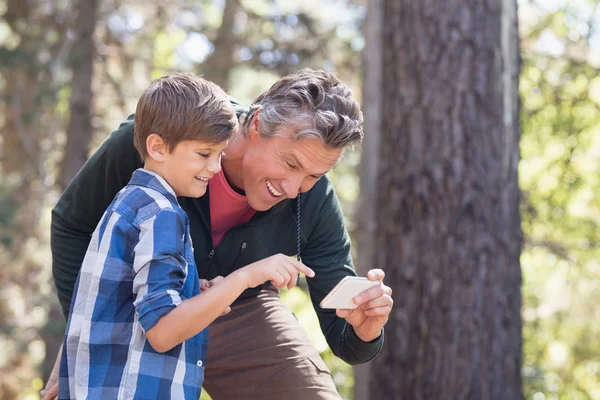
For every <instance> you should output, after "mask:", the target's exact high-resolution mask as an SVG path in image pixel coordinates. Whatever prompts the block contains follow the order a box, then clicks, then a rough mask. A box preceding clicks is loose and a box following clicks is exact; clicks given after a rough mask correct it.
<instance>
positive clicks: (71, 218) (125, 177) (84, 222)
mask: <svg viewBox="0 0 600 400" xmlns="http://www.w3.org/2000/svg"><path fill="white" fill-rule="evenodd" d="M141 166H142V161H141V159H140V157H139V155H138V153H137V151H136V150H135V148H134V147H133V116H131V117H129V119H128V120H127V121H126V122H124V123H122V124H121V126H120V127H119V128H118V129H117V130H116V131H113V132H112V133H111V134H110V136H109V137H108V139H107V140H106V141H105V142H104V143H103V144H102V145H101V146H100V148H99V149H98V150H97V151H96V153H94V155H93V156H92V157H91V158H90V159H89V160H88V162H86V163H85V165H84V166H83V167H82V168H81V170H80V171H79V172H78V173H77V175H76V176H75V178H74V179H73V181H72V182H71V183H70V184H69V186H68V187H67V189H66V190H65V192H64V193H63V194H62V196H61V197H60V199H59V201H58V203H57V204H56V206H55V207H54V209H53V210H52V223H51V227H50V246H51V249H52V274H53V275H54V280H55V283H56V289H57V291H58V299H59V301H60V304H61V306H62V309H63V313H64V315H65V317H66V316H68V314H69V306H70V304H71V297H72V296H73V288H74V287H75V281H76V280H77V274H79V270H80V269H81V263H82V261H83V258H84V256H85V252H86V250H87V247H88V245H89V242H90V238H91V235H92V233H93V232H94V229H95V228H96V225H98V222H100V219H101V218H102V215H103V214H104V211H105V210H106V208H107V207H108V205H109V204H110V203H111V201H112V200H113V198H114V197H115V195H116V194H117V193H118V192H119V190H121V189H122V188H123V187H124V186H125V185H126V184H127V182H129V179H130V178H131V174H132V173H133V171H135V170H136V169H137V168H140V167H141Z"/></svg>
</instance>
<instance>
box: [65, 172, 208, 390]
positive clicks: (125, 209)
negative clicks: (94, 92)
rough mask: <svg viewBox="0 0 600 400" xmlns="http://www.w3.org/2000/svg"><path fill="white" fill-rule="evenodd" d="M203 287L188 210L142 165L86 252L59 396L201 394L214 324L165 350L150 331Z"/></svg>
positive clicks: (109, 208)
mask: <svg viewBox="0 0 600 400" xmlns="http://www.w3.org/2000/svg"><path fill="white" fill-rule="evenodd" d="M199 293H200V282H199V280H198V271H197V270H196V264H195V261H194V257H193V248H192V242H191V237H190V228H189V220H188V217H187V215H186V213H185V212H184V211H183V210H182V209H181V207H179V204H178V203H177V197H176V195H175V192H174V191H173V189H172V188H171V187H170V186H169V185H168V184H167V182H165V180H164V179H162V178H161V177H160V176H158V175H157V174H154V173H152V172H150V171H147V170H143V169H138V170H137V171H135V172H134V173H133V176H132V178H131V180H130V181H129V184H128V185H127V186H126V187H125V188H123V190H121V191H120V192H119V194H117V196H116V197H115V199H114V200H113V202H112V203H111V204H110V206H109V207H108V210H107V211H106V212H105V213H104V216H103V217H102V220H101V221H100V223H99V225H98V226H97V227H96V230H95V231H94V234H93V236H92V239H91V242H90V245H89V247H88V250H87V253H86V255H85V258H84V260H83V265H82V267H81V272H80V273H79V277H78V278H77V283H76V285H75V293H74V295H73V300H72V302H71V311H70V315H69V320H68V322H67V330H66V333H65V341H64V344H63V353H62V360H61V365H60V375H59V386H58V387H59V396H58V397H59V399H75V398H77V399H194V400H198V398H199V397H200V390H201V385H202V381H203V380H204V359H205V356H206V348H207V343H208V330H207V329H205V330H204V331H202V332H200V333H199V334H198V335H196V336H194V337H192V338H190V339H188V340H186V341H185V342H183V343H182V344H180V345H178V346H176V347H174V348H173V349H171V350H170V351H168V352H166V353H162V354H161V353H158V352H156V351H154V349H153V348H152V347H151V346H150V343H149V342H148V341H147V340H146V334H145V332H146V331H147V330H148V329H150V328H152V327H153V326H154V325H156V323H157V322H158V320H159V319H160V318H161V317H162V316H163V315H165V314H167V313H168V312H169V311H171V310H173V309H174V308H175V307H177V306H178V305H179V304H180V303H181V302H182V300H185V299H187V298H190V297H192V296H195V295H197V294H199Z"/></svg>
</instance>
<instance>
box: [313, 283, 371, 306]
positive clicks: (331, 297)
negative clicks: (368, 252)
mask: <svg viewBox="0 0 600 400" xmlns="http://www.w3.org/2000/svg"><path fill="white" fill-rule="evenodd" d="M377 285H379V281H370V280H368V279H367V278H361V277H358V276H347V277H345V278H344V279H342V280H341V281H340V282H339V283H338V284H337V285H335V287H334V288H333V289H331V291H330V292H329V293H328V294H327V296H325V298H324V299H323V300H322V301H321V304H320V306H321V308H335V309H337V308H346V309H352V308H356V307H357V305H356V304H355V303H354V301H353V300H352V299H354V297H356V296H357V295H359V294H360V293H362V292H364V291H365V290H367V289H370V288H372V287H373V286H377Z"/></svg>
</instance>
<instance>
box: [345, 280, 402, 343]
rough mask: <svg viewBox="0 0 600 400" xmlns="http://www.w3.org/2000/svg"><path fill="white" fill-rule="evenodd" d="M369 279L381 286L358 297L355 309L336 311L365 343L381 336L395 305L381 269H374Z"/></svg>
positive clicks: (355, 300) (355, 301) (355, 299)
mask: <svg viewBox="0 0 600 400" xmlns="http://www.w3.org/2000/svg"><path fill="white" fill-rule="evenodd" d="M367 278H368V279H369V280H370V281H380V284H379V285H378V286H375V287H372V288H371V289H368V290H365V291H364V292H362V293H361V294H359V295H358V296H356V297H355V298H354V303H356V304H357V305H358V307H356V308H355V309H353V310H345V309H341V308H340V309H337V310H336V314H337V316H338V317H340V318H344V319H346V321H348V323H349V324H350V325H352V327H353V328H354V332H355V333H356V336H358V337H359V339H360V340H362V341H363V342H370V341H372V340H375V339H377V338H378V337H379V336H380V335H381V329H382V328H383V326H384V325H385V324H386V322H387V320H388V317H389V315H390V312H391V311H392V306H393V305H394V300H393V299H392V289H391V288H389V287H388V286H385V285H384V284H383V278H385V273H384V272H383V271H382V270H380V269H372V270H370V271H369V272H368V273H367Z"/></svg>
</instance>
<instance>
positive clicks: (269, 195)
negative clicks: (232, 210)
mask: <svg viewBox="0 0 600 400" xmlns="http://www.w3.org/2000/svg"><path fill="white" fill-rule="evenodd" d="M259 124H260V122H258V120H256V123H255V121H253V122H252V124H251V127H250V130H249V136H248V145H247V148H246V151H245V153H244V158H243V161H242V173H243V180H244V188H243V189H244V191H245V192H246V197H247V199H248V203H249V204H250V207H252V208H253V209H255V210H257V211H266V210H268V209H270V208H271V207H273V206H274V205H275V204H277V203H279V202H280V201H282V200H284V199H293V198H295V197H296V196H297V195H298V193H303V192H306V191H308V190H310V189H311V188H312V187H313V186H314V184H315V183H316V182H317V180H318V179H319V178H320V177H321V176H323V175H325V173H326V172H327V171H329V170H330V169H331V168H332V167H333V166H334V165H335V164H336V163H337V162H338V160H339V158H340V156H341V154H342V149H331V148H328V147H326V146H325V145H324V144H323V142H321V140H320V139H312V138H311V139H300V140H292V139H289V133H288V132H285V130H284V131H283V135H282V136H275V137H272V138H268V139H265V138H263V137H261V136H260V134H259V133H258V132H259V130H258V129H259V128H258V126H259ZM290 133H291V132H290Z"/></svg>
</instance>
